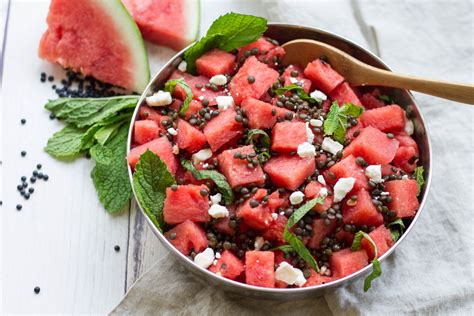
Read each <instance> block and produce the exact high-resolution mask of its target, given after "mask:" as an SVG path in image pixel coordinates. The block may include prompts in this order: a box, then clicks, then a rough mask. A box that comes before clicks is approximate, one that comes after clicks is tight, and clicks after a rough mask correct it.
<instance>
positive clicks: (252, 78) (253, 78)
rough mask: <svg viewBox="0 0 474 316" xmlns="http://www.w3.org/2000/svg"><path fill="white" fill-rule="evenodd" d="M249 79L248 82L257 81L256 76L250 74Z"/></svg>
mask: <svg viewBox="0 0 474 316" xmlns="http://www.w3.org/2000/svg"><path fill="white" fill-rule="evenodd" d="M247 81H248V83H250V84H252V83H254V82H255V77H254V76H248V77H247Z"/></svg>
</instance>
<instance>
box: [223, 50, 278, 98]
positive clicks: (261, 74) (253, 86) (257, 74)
mask: <svg viewBox="0 0 474 316" xmlns="http://www.w3.org/2000/svg"><path fill="white" fill-rule="evenodd" d="M249 76H253V77H254V78H255V82H254V83H249V81H248V80H247V78H248V77H249ZM278 76H279V75H278V72H277V71H276V70H274V69H271V68H270V67H268V66H267V65H265V64H264V63H261V62H259V61H258V60H257V58H255V56H251V57H249V58H248V59H247V60H246V61H245V63H244V64H243V66H242V67H241V68H240V69H239V71H238V72H237V74H236V75H235V76H234V78H232V81H231V82H230V84H229V90H230V93H231V95H232V97H233V98H234V101H235V104H237V105H240V103H241V102H242V100H244V99H246V98H254V99H260V97H261V96H262V95H264V94H265V92H267V90H268V89H269V88H270V87H271V86H272V84H273V83H274V82H275V81H276V80H277V79H278Z"/></svg>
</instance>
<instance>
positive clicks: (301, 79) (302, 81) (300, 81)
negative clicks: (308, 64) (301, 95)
mask: <svg viewBox="0 0 474 316" xmlns="http://www.w3.org/2000/svg"><path fill="white" fill-rule="evenodd" d="M294 72H297V73H298V75H297V76H294V77H293V76H292V73H294ZM281 77H282V78H283V80H284V86H285V87H286V86H289V85H292V84H297V85H300V86H302V87H303V90H304V91H305V92H306V93H309V92H310V89H311V80H309V79H308V78H306V77H305V76H304V69H303V67H301V66H299V65H289V66H288V67H286V69H285V71H284V72H283V74H282V75H281Z"/></svg>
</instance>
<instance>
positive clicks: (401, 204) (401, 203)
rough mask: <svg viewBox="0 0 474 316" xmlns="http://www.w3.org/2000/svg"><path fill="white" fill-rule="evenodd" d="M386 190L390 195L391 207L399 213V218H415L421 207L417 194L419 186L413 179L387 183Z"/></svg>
mask: <svg viewBox="0 0 474 316" xmlns="http://www.w3.org/2000/svg"><path fill="white" fill-rule="evenodd" d="M385 190H386V191H387V192H389V193H390V196H391V197H392V202H391V203H390V205H389V207H390V209H391V210H394V211H395V212H397V216H398V217H403V218H404V217H413V216H415V213H416V210H417V209H418V207H419V206H420V203H419V202H418V199H417V197H416V194H417V192H418V185H417V183H416V181H415V180H413V179H404V180H393V181H388V182H386V183H385Z"/></svg>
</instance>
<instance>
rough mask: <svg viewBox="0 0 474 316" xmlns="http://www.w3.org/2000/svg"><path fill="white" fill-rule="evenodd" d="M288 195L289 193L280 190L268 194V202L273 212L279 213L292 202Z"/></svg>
mask: <svg viewBox="0 0 474 316" xmlns="http://www.w3.org/2000/svg"><path fill="white" fill-rule="evenodd" d="M288 196H289V194H288V193H280V192H279V191H278V190H276V191H274V192H273V193H272V194H270V195H269V196H268V199H267V204H268V207H269V208H270V210H271V211H272V213H278V212H280V211H281V209H282V208H285V207H287V206H288V205H289V204H290V201H289V200H288Z"/></svg>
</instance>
